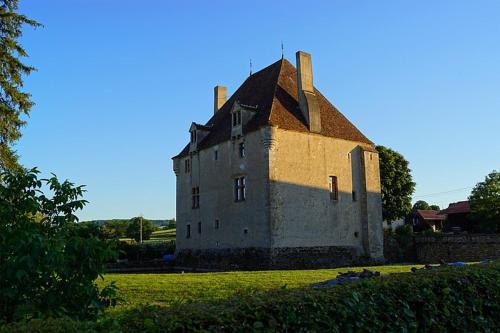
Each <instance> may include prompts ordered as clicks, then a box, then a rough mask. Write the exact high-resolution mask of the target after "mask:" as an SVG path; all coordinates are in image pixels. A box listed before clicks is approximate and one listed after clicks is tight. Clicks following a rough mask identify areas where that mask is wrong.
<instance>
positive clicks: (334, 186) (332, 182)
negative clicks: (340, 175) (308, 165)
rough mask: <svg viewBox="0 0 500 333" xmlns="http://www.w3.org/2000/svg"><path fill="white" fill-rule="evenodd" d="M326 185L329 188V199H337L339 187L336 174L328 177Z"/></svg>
mask: <svg viewBox="0 0 500 333" xmlns="http://www.w3.org/2000/svg"><path fill="white" fill-rule="evenodd" d="M328 186H329V189H330V199H331V200H333V201H337V200H339V187H338V182H337V176H330V177H329V179H328Z"/></svg>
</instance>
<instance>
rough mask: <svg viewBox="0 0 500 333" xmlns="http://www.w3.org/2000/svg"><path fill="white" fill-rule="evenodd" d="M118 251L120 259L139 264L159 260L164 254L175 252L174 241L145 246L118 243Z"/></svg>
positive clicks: (146, 244)
mask: <svg viewBox="0 0 500 333" xmlns="http://www.w3.org/2000/svg"><path fill="white" fill-rule="evenodd" d="M118 250H119V251H120V259H128V260H129V261H138V262H141V261H148V260H154V259H161V258H162V257H163V256H164V255H165V254H173V253H174V252H175V240H171V241H168V242H158V243H145V244H128V243H126V242H120V245H119V247H118Z"/></svg>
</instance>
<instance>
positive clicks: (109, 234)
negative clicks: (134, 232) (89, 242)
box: [101, 220, 130, 239]
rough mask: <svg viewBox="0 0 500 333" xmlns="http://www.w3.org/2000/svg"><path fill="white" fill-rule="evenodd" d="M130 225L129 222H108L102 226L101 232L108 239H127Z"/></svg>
mask: <svg viewBox="0 0 500 333" xmlns="http://www.w3.org/2000/svg"><path fill="white" fill-rule="evenodd" d="M129 223H130V221H129V220H110V221H106V222H105V223H104V224H103V225H102V226H101V231H102V233H103V235H104V236H105V237H106V238H108V239H112V238H121V237H125V236H126V233H127V228H128V225H129Z"/></svg>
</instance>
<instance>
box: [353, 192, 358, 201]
mask: <svg viewBox="0 0 500 333" xmlns="http://www.w3.org/2000/svg"><path fill="white" fill-rule="evenodd" d="M357 200H358V197H357V196H356V191H352V201H357Z"/></svg>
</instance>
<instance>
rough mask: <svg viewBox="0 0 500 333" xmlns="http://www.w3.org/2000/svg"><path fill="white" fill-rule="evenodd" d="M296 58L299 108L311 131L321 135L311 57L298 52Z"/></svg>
mask: <svg viewBox="0 0 500 333" xmlns="http://www.w3.org/2000/svg"><path fill="white" fill-rule="evenodd" d="M296 58H297V89H298V91H297V95H298V97H299V107H300V110H301V111H302V114H303V115H304V118H305V119H306V122H307V126H308V127H309V130H310V131H311V132H314V133H321V114H320V110H319V105H318V101H317V99H316V94H315V93H314V85H313V76H312V61H311V55H310V54H309V53H306V52H302V51H298V52H297V53H296Z"/></svg>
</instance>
